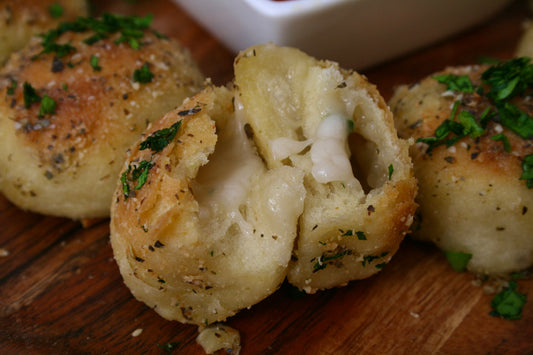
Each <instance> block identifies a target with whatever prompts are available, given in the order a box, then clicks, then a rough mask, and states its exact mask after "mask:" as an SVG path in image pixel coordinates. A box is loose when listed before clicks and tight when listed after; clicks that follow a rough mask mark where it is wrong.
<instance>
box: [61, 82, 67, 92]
mask: <svg viewBox="0 0 533 355" xmlns="http://www.w3.org/2000/svg"><path fill="white" fill-rule="evenodd" d="M61 88H62V89H63V90H65V91H68V86H67V84H66V83H61Z"/></svg>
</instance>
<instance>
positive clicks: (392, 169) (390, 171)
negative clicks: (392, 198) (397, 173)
mask: <svg viewBox="0 0 533 355" xmlns="http://www.w3.org/2000/svg"><path fill="white" fill-rule="evenodd" d="M387 169H388V172H389V181H390V180H391V179H392V174H393V173H394V166H393V165H392V164H390V165H389V167H388V168H387Z"/></svg>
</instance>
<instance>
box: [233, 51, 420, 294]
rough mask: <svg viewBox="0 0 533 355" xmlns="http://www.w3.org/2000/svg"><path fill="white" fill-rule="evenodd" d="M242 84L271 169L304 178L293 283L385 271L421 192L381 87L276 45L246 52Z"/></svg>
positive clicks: (239, 75)
mask: <svg viewBox="0 0 533 355" xmlns="http://www.w3.org/2000/svg"><path fill="white" fill-rule="evenodd" d="M235 83H236V86H237V89H238V91H237V94H236V100H237V102H238V105H237V109H238V110H239V111H240V114H242V115H243V116H244V117H245V119H246V121H247V122H249V124H250V127H251V130H250V131H251V132H253V137H254V141H255V142H256V144H257V146H258V151H259V154H260V155H261V156H262V157H263V159H264V160H265V161H266V163H267V165H268V167H269V168H274V167H279V166H291V167H296V168H297V169H298V170H300V171H302V172H303V173H304V174H305V178H304V184H305V189H306V191H307V193H306V198H305V204H304V212H303V214H302V215H301V216H300V219H299V225H298V231H299V235H298V240H297V242H296V245H295V249H294V251H293V258H292V261H291V264H290V266H289V272H288V280H289V282H291V283H292V284H293V285H295V286H297V287H299V288H300V289H303V290H305V291H306V292H309V293H312V292H315V291H316V290H318V289H324V288H330V287H335V286H339V285H344V284H346V283H347V282H349V281H351V280H355V279H363V278H366V277H369V276H371V275H373V274H375V273H376V272H378V271H379V270H380V269H381V268H382V267H383V266H384V265H385V264H386V263H387V262H389V260H390V259H391V258H392V256H393V255H394V253H395V252H396V251H397V249H398V247H399V245H400V242H401V241H402V239H403V238H404V235H405V233H406V232H407V231H408V230H409V226H410V225H411V222H412V218H413V215H414V212H415V209H416V206H415V204H414V202H413V200H414V196H415V194H416V189H417V188H416V181H415V179H414V177H413V171H412V164H411V160H410V158H409V156H408V143H407V142H406V141H403V140H402V139H399V138H398V137H397V134H396V130H395V128H394V122H393V119H392V115H391V112H390V110H389V109H388V107H387V105H386V103H385V101H384V100H383V98H382V97H381V95H380V94H379V92H378V91H377V89H376V87H375V86H374V85H372V84H370V83H369V82H368V81H367V79H366V78H365V77H363V76H361V75H359V74H358V73H356V72H354V71H349V70H344V69H342V68H339V66H338V65H337V64H336V63H333V62H329V61H319V60H316V59H314V58H312V57H309V56H308V55H306V54H305V53H303V52H301V51H299V50H296V49H294V48H288V47H281V48H280V47H277V46H276V45H274V44H266V45H261V46H256V47H252V48H250V49H248V50H246V51H244V52H242V53H241V54H240V55H239V56H238V57H237V59H236V65H235Z"/></svg>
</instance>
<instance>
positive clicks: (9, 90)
mask: <svg viewBox="0 0 533 355" xmlns="http://www.w3.org/2000/svg"><path fill="white" fill-rule="evenodd" d="M17 85H18V83H17V81H16V80H13V79H12V80H11V85H9V86H8V87H7V94H8V95H14V94H15V89H16V88H17Z"/></svg>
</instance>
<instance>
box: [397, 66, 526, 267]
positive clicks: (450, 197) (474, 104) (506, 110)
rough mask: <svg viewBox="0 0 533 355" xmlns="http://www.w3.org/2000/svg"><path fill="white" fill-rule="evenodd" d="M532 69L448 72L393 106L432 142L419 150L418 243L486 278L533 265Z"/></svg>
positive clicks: (403, 91)
mask: <svg viewBox="0 0 533 355" xmlns="http://www.w3.org/2000/svg"><path fill="white" fill-rule="evenodd" d="M528 62H529V60H524V59H516V60H513V61H508V62H503V63H501V64H497V65H494V66H492V67H489V66H488V65H484V66H479V65H474V66H465V67H451V68H447V69H446V70H444V71H442V72H439V73H435V74H434V75H431V76H429V77H427V78H425V79H423V80H421V81H420V82H419V83H416V84H415V85H410V86H407V85H404V86H401V87H399V88H398V89H397V90H396V92H395V94H394V96H393V98H392V99H391V101H390V105H391V108H392V110H393V112H394V115H395V119H396V123H397V127H398V132H399V134H400V135H401V136H402V137H404V138H414V139H422V141H420V142H419V143H417V144H416V145H413V147H412V149H411V155H412V158H413V162H414V168H415V176H416V177H417V179H418V181H419V194H418V197H417V201H418V203H419V204H420V208H419V211H418V214H417V216H418V217H417V220H416V223H415V225H414V226H413V233H412V235H413V237H414V238H417V239H420V240H424V241H430V242H433V243H435V244H436V245H437V246H438V247H439V248H441V249H442V250H444V251H445V252H447V253H449V252H451V253H461V254H462V255H463V256H464V258H465V260H466V264H465V265H464V267H465V268H466V269H467V270H470V271H472V272H475V273H479V274H491V275H494V274H506V273H510V272H514V271H520V270H522V269H525V268H528V267H530V266H531V265H533V237H532V236H533V220H532V219H531V209H532V207H533V190H532V189H531V187H533V182H532V181H533V180H532V181H528V179H527V178H525V175H523V174H524V173H525V170H528V169H531V164H533V162H530V163H529V165H528V164H527V161H528V159H529V161H531V159H533V155H532V154H533V141H532V138H533V119H532V118H531V114H532V113H533V110H532V106H531V104H530V98H531V96H530V95H531V92H532V91H531V87H528V86H527V85H523V84H524V82H522V79H524V78H525V79H526V80H527V77H528V76H527V74H526V73H527V72H526V71H527V70H529V71H531V70H532V69H533V66H531V64H527V63H528ZM528 66H529V67H528ZM523 70H524V71H523ZM521 72H522V73H524V74H525V76H522V77H521V75H520V73H521ZM437 79H438V80H437ZM491 82H493V83H495V84H497V86H498V87H499V89H497V87H495V86H491V84H489V83H491ZM513 82H514V84H513ZM513 87H514V88H515V89H517V90H518V89H519V88H525V91H523V92H521V93H519V94H517V93H515V90H514V89H513ZM500 89H501V90H502V91H499V90H500ZM510 89H511V90H510ZM504 90H505V91H504ZM494 98H495V99H496V100H497V102H495V101H494ZM513 128H514V129H513ZM521 135H522V136H521ZM528 156H529V158H527V157H528ZM521 176H522V177H521ZM528 185H530V186H529V187H528Z"/></svg>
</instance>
